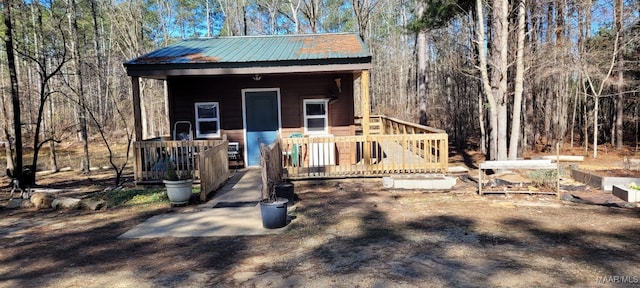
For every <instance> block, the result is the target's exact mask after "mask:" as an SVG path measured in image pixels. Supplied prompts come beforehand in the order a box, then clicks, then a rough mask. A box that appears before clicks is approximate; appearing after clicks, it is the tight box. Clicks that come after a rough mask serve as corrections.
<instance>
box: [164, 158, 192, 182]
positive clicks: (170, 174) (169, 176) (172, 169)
mask: <svg viewBox="0 0 640 288" xmlns="http://www.w3.org/2000/svg"><path fill="white" fill-rule="evenodd" d="M192 178H193V175H192V174H191V171H190V170H180V171H177V170H176V165H175V164H174V163H172V162H170V163H169V164H168V167H167V172H166V173H165V174H164V180H168V181H178V180H186V179H192Z"/></svg>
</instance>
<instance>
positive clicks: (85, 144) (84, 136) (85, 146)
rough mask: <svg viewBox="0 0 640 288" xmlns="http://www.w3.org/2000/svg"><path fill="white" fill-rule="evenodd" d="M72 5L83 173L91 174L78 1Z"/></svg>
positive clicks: (74, 63)
mask: <svg viewBox="0 0 640 288" xmlns="http://www.w3.org/2000/svg"><path fill="white" fill-rule="evenodd" d="M70 2H71V3H70V4H71V13H70V14H69V15H68V17H69V25H70V26H71V27H70V28H71V31H73V37H72V39H73V41H72V43H71V53H72V55H73V65H74V70H75V72H76V87H75V89H76V94H77V96H78V103H77V114H78V138H79V139H80V141H82V150H83V159H82V165H81V169H82V173H89V172H90V169H89V167H90V164H89V135H88V131H87V115H86V113H87V111H86V109H87V105H86V99H85V95H84V86H83V79H82V61H81V60H80V59H81V55H82V53H81V52H80V48H79V44H80V35H79V33H80V31H79V29H78V19H77V15H78V14H77V11H76V8H77V3H76V0H70Z"/></svg>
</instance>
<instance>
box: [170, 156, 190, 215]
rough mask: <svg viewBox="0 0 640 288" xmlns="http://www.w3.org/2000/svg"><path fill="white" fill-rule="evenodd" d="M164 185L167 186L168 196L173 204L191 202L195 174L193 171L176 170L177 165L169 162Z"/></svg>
mask: <svg viewBox="0 0 640 288" xmlns="http://www.w3.org/2000/svg"><path fill="white" fill-rule="evenodd" d="M162 182H164V186H165V187H166V188H167V197H169V202H170V203H171V205H180V204H187V203H189V199H191V193H192V192H191V186H192V184H193V176H192V175H191V171H188V170H184V171H180V172H179V173H178V171H177V170H176V165H175V164H173V163H169V165H168V167H167V172H166V173H165V174H164V179H163V180H162Z"/></svg>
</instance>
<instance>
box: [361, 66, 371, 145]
mask: <svg viewBox="0 0 640 288" xmlns="http://www.w3.org/2000/svg"><path fill="white" fill-rule="evenodd" d="M360 93H361V96H362V99H361V101H360V102H361V107H360V109H362V134H363V135H364V136H369V114H370V107H369V106H370V104H369V103H370V101H369V70H363V71H362V77H361V79H360Z"/></svg>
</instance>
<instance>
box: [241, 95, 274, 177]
mask: <svg viewBox="0 0 640 288" xmlns="http://www.w3.org/2000/svg"><path fill="white" fill-rule="evenodd" d="M244 97H245V123H246V125H247V126H246V130H247V139H246V141H247V145H246V150H247V164H248V165H249V166H259V165H260V143H262V144H265V145H269V144H271V142H273V141H275V140H276V137H278V128H279V127H280V121H279V119H280V118H279V117H280V116H279V115H280V113H278V91H276V90H271V91H250V92H245V94H244Z"/></svg>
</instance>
